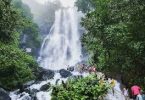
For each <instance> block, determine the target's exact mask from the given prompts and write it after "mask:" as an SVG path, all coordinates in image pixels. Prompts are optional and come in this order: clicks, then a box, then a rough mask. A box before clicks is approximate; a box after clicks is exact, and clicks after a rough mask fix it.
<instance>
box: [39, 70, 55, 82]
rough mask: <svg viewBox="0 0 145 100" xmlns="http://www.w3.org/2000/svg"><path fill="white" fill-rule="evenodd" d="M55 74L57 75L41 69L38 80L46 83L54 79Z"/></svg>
mask: <svg viewBox="0 0 145 100" xmlns="http://www.w3.org/2000/svg"><path fill="white" fill-rule="evenodd" d="M54 74H55V73H54V71H52V70H46V69H43V68H39V71H38V80H40V81H44V80H48V79H52V78H53V77H54Z"/></svg>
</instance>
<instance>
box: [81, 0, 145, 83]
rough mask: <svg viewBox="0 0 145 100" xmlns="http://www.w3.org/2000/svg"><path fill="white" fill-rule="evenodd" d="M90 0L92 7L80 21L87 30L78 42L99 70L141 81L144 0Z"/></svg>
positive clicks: (144, 56)
mask: <svg viewBox="0 0 145 100" xmlns="http://www.w3.org/2000/svg"><path fill="white" fill-rule="evenodd" d="M94 2H95V3H96V9H95V10H94V11H92V12H90V13H88V14H87V15H86V17H85V18H84V19H83V22H82V25H83V26H84V27H85V28H86V30H87V32H86V33H85V34H84V36H83V39H82V41H83V45H84V46H85V47H86V49H87V50H88V52H89V53H90V54H91V61H92V63H95V64H96V65H97V66H98V67H99V69H101V70H102V71H106V72H110V73H119V74H122V75H123V76H124V77H125V80H126V81H129V82H130V83H133V84H135V83H138V84H140V85H141V84H143V83H145V81H144V80H143V79H144V76H145V70H144V68H145V62H144V60H145V28H144V27H145V23H144V21H145V19H144V18H145V6H144V5H145V1H142V0H134V1H132V0H94ZM140 80H142V81H140ZM130 85H131V84H130Z"/></svg>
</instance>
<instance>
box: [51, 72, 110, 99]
mask: <svg viewBox="0 0 145 100" xmlns="http://www.w3.org/2000/svg"><path fill="white" fill-rule="evenodd" d="M108 89H109V85H107V83H105V82H99V80H98V79H97V78H96V76H95V75H90V76H88V77H86V78H81V79H70V80H68V81H67V83H66V84H62V85H60V86H56V87H54V89H53V91H52V100H102V99H101V98H102V97H103V96H104V95H105V94H106V93H107V91H108Z"/></svg>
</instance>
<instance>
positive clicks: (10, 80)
mask: <svg viewBox="0 0 145 100" xmlns="http://www.w3.org/2000/svg"><path fill="white" fill-rule="evenodd" d="M35 67H37V64H36V63H35V61H34V60H33V58H32V57H31V56H29V55H27V54H26V53H24V52H22V51H21V50H19V49H17V48H15V47H14V46H10V45H8V46H6V45H3V44H1V47H0V86H2V87H5V88H7V89H13V88H15V87H16V86H17V85H18V84H20V83H21V84H22V83H24V82H27V81H29V80H30V79H32V78H34V75H33V73H32V70H33V69H34V68H35Z"/></svg>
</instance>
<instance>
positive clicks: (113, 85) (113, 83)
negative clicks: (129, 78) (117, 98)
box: [110, 78, 116, 96]
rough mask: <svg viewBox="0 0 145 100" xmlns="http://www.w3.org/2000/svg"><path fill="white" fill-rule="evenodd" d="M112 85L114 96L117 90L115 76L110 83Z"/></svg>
mask: <svg viewBox="0 0 145 100" xmlns="http://www.w3.org/2000/svg"><path fill="white" fill-rule="evenodd" d="M110 85H111V87H112V92H113V96H114V92H115V90H114V87H115V85H116V81H115V80H114V79H113V78H111V83H110Z"/></svg>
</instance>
